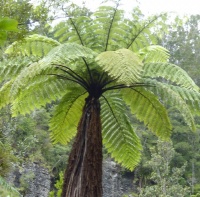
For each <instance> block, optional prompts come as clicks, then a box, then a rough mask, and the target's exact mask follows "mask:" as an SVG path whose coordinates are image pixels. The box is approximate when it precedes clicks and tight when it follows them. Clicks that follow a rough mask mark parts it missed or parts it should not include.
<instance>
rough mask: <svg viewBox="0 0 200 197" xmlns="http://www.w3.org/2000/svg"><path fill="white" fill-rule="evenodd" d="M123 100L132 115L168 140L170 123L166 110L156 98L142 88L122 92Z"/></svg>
mask: <svg viewBox="0 0 200 197" xmlns="http://www.w3.org/2000/svg"><path fill="white" fill-rule="evenodd" d="M122 93H123V99H124V101H125V102H126V104H127V105H129V106H130V109H131V112H132V114H135V115H136V117H137V119H138V120H140V121H143V122H144V124H145V125H146V126H147V127H148V128H149V130H151V131H152V132H154V133H155V134H156V135H157V136H160V137H162V138H163V139H168V138H169V137H170V133H171V129H172V126H171V123H170V121H169V118H168V114H167V110H166V108H165V107H164V106H163V105H162V103H160V101H159V100H158V98H156V97H155V95H153V94H152V93H151V92H149V91H146V90H145V89H143V88H133V89H126V90H123V91H122Z"/></svg>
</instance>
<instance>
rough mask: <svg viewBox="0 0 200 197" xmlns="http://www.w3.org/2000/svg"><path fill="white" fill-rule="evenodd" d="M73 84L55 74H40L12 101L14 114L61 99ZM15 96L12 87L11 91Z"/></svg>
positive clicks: (26, 111)
mask: <svg viewBox="0 0 200 197" xmlns="http://www.w3.org/2000/svg"><path fill="white" fill-rule="evenodd" d="M71 86H72V85H71V84H70V82H67V81H64V80H58V79H57V77H55V76H45V75H42V76H38V77H37V78H34V79H33V80H30V81H29V84H27V85H25V86H24V87H23V88H22V89H20V91H18V94H15V98H16V99H14V100H13V102H12V108H11V111H12V116H17V115H18V114H22V115H24V114H27V113H30V112H31V111H33V110H34V109H39V108H41V107H43V106H45V104H47V103H51V102H52V101H56V100H57V99H60V98H61V97H62V96H63V95H64V94H66V92H67V89H68V88H70V87H71ZM10 94H11V98H13V93H12V89H11V91H10Z"/></svg>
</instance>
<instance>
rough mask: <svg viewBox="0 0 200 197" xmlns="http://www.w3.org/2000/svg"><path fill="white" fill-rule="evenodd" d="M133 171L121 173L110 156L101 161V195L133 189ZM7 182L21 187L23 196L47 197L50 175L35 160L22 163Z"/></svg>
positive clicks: (107, 196) (117, 196)
mask: <svg viewBox="0 0 200 197" xmlns="http://www.w3.org/2000/svg"><path fill="white" fill-rule="evenodd" d="M133 179H134V177H133V173H127V172H126V174H124V173H122V169H121V167H120V166H119V165H118V164H116V163H115V162H114V161H112V160H111V159H110V158H108V159H106V160H104V163H103V197H122V196H123V195H124V194H128V193H130V192H131V191H134V186H133ZM8 182H11V183H13V184H14V185H15V186H16V187H18V188H21V193H22V194H23V196H24V197H48V194H49V192H50V185H51V177H50V173H49V172H48V170H47V169H46V168H44V167H43V166H42V165H41V164H39V163H37V162H33V163H26V164H23V165H22V166H21V167H20V168H17V169H15V170H14V171H13V172H12V173H11V174H10V175H9V177H8Z"/></svg>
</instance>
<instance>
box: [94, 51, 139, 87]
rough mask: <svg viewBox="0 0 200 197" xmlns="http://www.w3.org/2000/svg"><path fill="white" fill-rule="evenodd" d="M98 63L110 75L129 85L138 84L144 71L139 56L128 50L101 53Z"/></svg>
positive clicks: (97, 59)
mask: <svg viewBox="0 0 200 197" xmlns="http://www.w3.org/2000/svg"><path fill="white" fill-rule="evenodd" d="M96 61H97V63H98V64H99V66H101V67H102V69H103V70H104V71H106V72H107V73H108V75H110V76H111V77H113V78H114V79H117V80H118V81H119V82H120V83H125V84H127V85H130V84H132V83H135V82H138V81H139V79H140V76H141V72H142V69H143V64H142V62H141V61H140V59H139V58H138V56H137V55H135V54H134V53H133V52H132V51H130V50H128V49H119V50H117V51H106V52H103V53H100V54H99V55H98V56H97V58H96Z"/></svg>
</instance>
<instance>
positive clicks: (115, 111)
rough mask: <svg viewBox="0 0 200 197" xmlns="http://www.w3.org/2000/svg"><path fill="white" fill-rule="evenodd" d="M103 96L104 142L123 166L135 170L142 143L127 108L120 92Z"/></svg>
mask: <svg viewBox="0 0 200 197" xmlns="http://www.w3.org/2000/svg"><path fill="white" fill-rule="evenodd" d="M104 96H105V97H104V98H101V120H102V136H103V143H104V145H105V147H106V149H107V150H108V152H109V153H110V154H111V156H112V157H113V158H114V159H115V160H116V161H117V162H118V163H120V164H121V165H122V166H124V167H126V168H128V169H130V170H133V169H134V167H135V166H136V165H137V164H138V163H139V161H140V158H141V152H140V151H141V143H140V139H139V138H138V136H137V135H136V133H135V131H134V129H133V127H132V124H131V122H130V120H129V117H128V116H127V115H126V112H127V108H126V105H125V103H124V102H123V100H122V99H121V97H120V94H119V93H114V92H109V93H107V94H105V95H104Z"/></svg>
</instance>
